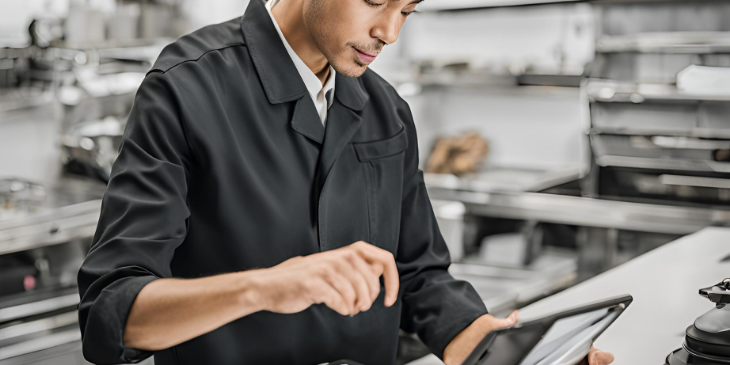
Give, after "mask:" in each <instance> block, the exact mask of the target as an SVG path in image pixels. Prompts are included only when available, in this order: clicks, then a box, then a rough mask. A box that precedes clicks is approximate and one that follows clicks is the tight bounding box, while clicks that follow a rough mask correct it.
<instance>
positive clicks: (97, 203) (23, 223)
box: [0, 200, 101, 254]
mask: <svg viewBox="0 0 730 365" xmlns="http://www.w3.org/2000/svg"><path fill="white" fill-rule="evenodd" d="M100 210H101V200H92V201H87V202H83V203H79V204H74V205H70V206H65V207H61V208H48V209H46V210H44V211H41V212H37V213H34V214H29V215H27V216H22V217H15V218H11V219H7V220H0V254H8V253H12V252H19V251H24V250H29V249H32V248H38V247H45V246H50V245H56V244H60V243H65V242H69V241H71V240H74V239H79V238H87V237H91V236H93V235H94V231H95V230H96V223H97V221H98V220H99V214H100Z"/></svg>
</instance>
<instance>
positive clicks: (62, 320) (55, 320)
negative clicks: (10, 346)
mask: <svg viewBox="0 0 730 365" xmlns="http://www.w3.org/2000/svg"><path fill="white" fill-rule="evenodd" d="M78 318H79V317H78V314H77V313H76V311H71V312H67V313H63V314H59V315H55V316H53V317H49V318H43V319H39V320H35V321H31V322H25V323H21V324H16V325H13V326H10V327H5V328H2V329H0V341H3V340H8V339H11V338H13V337H21V336H25V335H29V334H33V333H38V332H44V331H50V330H54V329H56V328H60V327H64V326H68V325H72V324H75V323H78Z"/></svg>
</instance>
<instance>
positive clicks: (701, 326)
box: [666, 279, 730, 365]
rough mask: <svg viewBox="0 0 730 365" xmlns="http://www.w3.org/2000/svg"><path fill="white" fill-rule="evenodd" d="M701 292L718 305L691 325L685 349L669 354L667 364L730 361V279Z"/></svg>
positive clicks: (708, 364)
mask: <svg viewBox="0 0 730 365" xmlns="http://www.w3.org/2000/svg"><path fill="white" fill-rule="evenodd" d="M700 295H701V296H703V297H705V298H707V299H709V300H710V301H711V302H713V303H715V308H713V309H711V310H710V311H709V312H707V313H705V314H703V315H702V316H700V317H699V318H697V320H695V323H694V324H693V325H691V326H689V327H687V331H686V336H685V339H684V343H683V344H682V348H680V349H678V350H675V351H674V352H672V353H671V354H669V355H668V356H667V359H666V365H687V364H694V365H722V364H728V363H730V306H728V304H730V279H725V280H723V281H721V282H720V283H718V284H715V285H713V286H711V287H708V288H703V289H700Z"/></svg>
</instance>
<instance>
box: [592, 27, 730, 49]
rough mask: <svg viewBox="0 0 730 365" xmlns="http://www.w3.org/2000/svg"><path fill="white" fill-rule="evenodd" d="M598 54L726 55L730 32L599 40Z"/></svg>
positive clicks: (685, 33) (631, 36)
mask: <svg viewBox="0 0 730 365" xmlns="http://www.w3.org/2000/svg"><path fill="white" fill-rule="evenodd" d="M596 52H598V53H622V52H634V53H675V54H708V53H730V32H656V33H639V34H629V35H620V36H619V35H614V36H603V37H601V38H600V39H598V41H597V42H596Z"/></svg>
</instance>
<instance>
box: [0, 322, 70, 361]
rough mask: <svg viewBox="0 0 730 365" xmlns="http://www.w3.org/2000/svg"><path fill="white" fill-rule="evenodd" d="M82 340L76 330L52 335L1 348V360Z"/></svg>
mask: <svg viewBox="0 0 730 365" xmlns="http://www.w3.org/2000/svg"><path fill="white" fill-rule="evenodd" d="M80 339H81V332H80V331H79V330H78V329H76V328H74V329H69V330H66V331H63V332H57V333H52V334H49V335H46V336H43V337H39V338H36V339H33V340H30V341H25V342H21V343H18V344H14V345H10V346H6V347H3V348H0V360H5V359H10V358H13V357H18V356H22V355H27V354H30V353H33V352H36V351H42V350H47V349H49V348H53V347H56V346H60V345H65V344H68V343H72V342H76V341H79V340H80Z"/></svg>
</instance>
